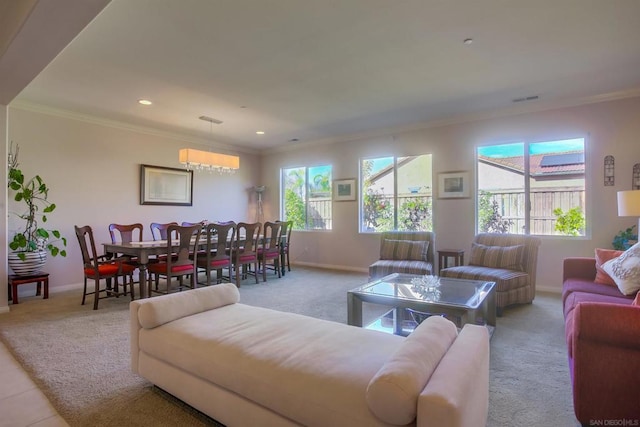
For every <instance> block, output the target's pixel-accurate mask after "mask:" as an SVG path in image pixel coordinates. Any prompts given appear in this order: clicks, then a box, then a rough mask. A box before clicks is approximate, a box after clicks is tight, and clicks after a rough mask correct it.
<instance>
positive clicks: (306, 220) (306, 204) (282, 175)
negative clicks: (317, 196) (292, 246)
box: [280, 164, 334, 232]
mask: <svg viewBox="0 0 640 427" xmlns="http://www.w3.org/2000/svg"><path fill="white" fill-rule="evenodd" d="M314 168H328V170H329V174H328V189H327V193H328V196H327V197H328V200H326V201H325V202H326V203H327V204H328V207H329V212H330V216H329V217H328V218H322V219H323V220H325V221H327V222H328V226H325V227H324V228H317V227H313V226H310V223H311V221H310V217H309V215H310V214H309V211H310V208H309V204H310V199H311V197H310V194H311V178H310V174H309V171H310V169H314ZM295 169H304V184H303V185H304V200H303V202H304V225H305V226H304V228H296V227H295V224H294V226H293V230H296V231H321V232H322V231H331V230H332V229H333V220H334V218H333V206H332V204H333V201H332V194H333V179H332V178H333V165H332V164H322V165H311V166H291V167H281V168H280V217H281V218H282V219H283V220H284V221H288V220H290V219H289V218H288V217H287V216H286V212H287V211H286V207H285V206H286V190H287V186H286V175H285V172H286V171H291V170H295Z"/></svg>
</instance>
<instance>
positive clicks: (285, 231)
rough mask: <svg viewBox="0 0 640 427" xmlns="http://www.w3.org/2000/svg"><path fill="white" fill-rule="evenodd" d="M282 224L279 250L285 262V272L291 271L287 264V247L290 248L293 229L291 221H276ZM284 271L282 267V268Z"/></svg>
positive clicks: (288, 263)
mask: <svg viewBox="0 0 640 427" xmlns="http://www.w3.org/2000/svg"><path fill="white" fill-rule="evenodd" d="M276 222H279V223H281V224H282V232H281V234H282V240H281V242H280V244H281V245H282V247H281V248H280V250H281V251H282V253H283V254H284V257H285V258H286V260H287V270H288V271H291V263H290V262H289V247H290V246H291V230H292V229H293V221H276ZM282 269H283V271H284V265H283V266H282Z"/></svg>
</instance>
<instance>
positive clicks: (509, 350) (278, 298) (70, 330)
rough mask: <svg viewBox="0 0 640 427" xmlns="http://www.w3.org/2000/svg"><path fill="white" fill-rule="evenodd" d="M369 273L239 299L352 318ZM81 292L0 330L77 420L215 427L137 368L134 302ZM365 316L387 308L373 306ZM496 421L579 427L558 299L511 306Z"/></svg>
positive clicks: (330, 275) (27, 302)
mask: <svg viewBox="0 0 640 427" xmlns="http://www.w3.org/2000/svg"><path fill="white" fill-rule="evenodd" d="M364 282H366V275H363V274H358V273H345V272H335V271H327V270H317V269H310V268H300V267H296V268H295V269H294V270H293V271H292V272H291V273H288V274H287V275H286V276H285V277H284V278H282V279H277V278H275V277H274V278H269V280H268V281H267V282H266V283H263V282H260V284H259V285H256V284H255V282H253V280H252V279H249V280H245V281H244V282H243V284H242V287H241V288H240V295H241V302H242V303H245V304H249V305H256V306H262V307H268V308H273V309H277V310H282V311H290V312H295V313H300V314H305V315H309V316H313V317H318V318H322V319H327V320H332V321H336V322H342V323H346V320H347V296H346V291H347V290H349V289H352V288H354V287H356V286H358V285H360V284H362V283H364ZM80 299H81V292H80V291H69V292H63V293H53V294H51V296H50V299H49V300H42V299H40V297H25V298H24V299H23V298H21V299H20V300H21V303H20V304H19V305H16V306H12V307H11V312H10V313H8V314H6V315H2V316H0V335H1V338H2V341H3V342H4V343H5V344H6V345H7V347H8V348H9V350H10V351H11V352H12V353H13V355H14V356H15V357H16V359H17V360H18V361H19V362H20V363H21V364H22V365H23V366H24V367H25V369H26V371H27V372H28V373H29V374H30V375H31V377H32V378H33V379H34V381H35V382H36V384H37V385H38V386H39V387H40V388H41V389H42V390H43V392H44V393H45V395H46V396H47V397H48V398H49V399H50V400H51V402H52V404H53V405H54V406H55V408H56V409H57V410H58V412H59V413H60V415H61V416H62V417H63V418H65V419H66V420H67V422H68V423H69V424H70V425H71V426H112V425H122V426H125V425H126V426H137V425H140V426H149V425H153V426H177V425H181V426H182V425H192V426H204V425H215V423H214V421H213V420H211V419H210V418H208V417H206V416H204V415H202V414H200V413H199V412H197V411H195V410H193V409H191V408H189V407H188V406H187V405H185V404H183V403H182V402H180V401H178V400H177V399H175V398H173V397H171V396H170V395H168V394H166V393H164V392H162V391H160V390H158V389H157V388H154V387H152V386H151V385H150V384H149V383H148V382H146V381H145V380H143V379H141V378H140V377H138V376H136V375H134V374H132V373H131V370H130V361H129V311H128V305H129V304H128V303H129V301H128V299H127V298H122V297H121V298H118V299H114V298H112V299H107V300H102V301H100V309H99V310H98V311H93V310H92V309H91V304H87V305H85V306H81V305H80ZM364 312H365V316H367V317H369V318H371V319H372V318H374V317H375V316H377V315H379V314H380V313H381V309H380V308H379V307H376V306H371V305H367V304H365V307H364ZM487 425H488V426H577V425H578V424H577V422H576V421H575V417H574V415H573V407H572V402H571V387H570V381H569V373H568V368H567V360H566V349H565V344H564V329H563V319H562V309H561V303H560V298H559V296H557V295H550V294H541V295H538V296H537V297H536V300H535V301H534V303H533V304H530V305H523V306H518V307H515V308H511V309H507V310H505V314H504V316H503V317H501V318H498V325H497V328H496V331H495V333H494V335H493V338H492V341H491V372H490V410H489V421H488V423H487Z"/></svg>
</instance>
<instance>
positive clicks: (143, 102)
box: [138, 99, 153, 105]
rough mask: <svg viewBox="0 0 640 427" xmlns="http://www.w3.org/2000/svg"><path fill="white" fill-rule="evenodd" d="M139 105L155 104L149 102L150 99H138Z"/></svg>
mask: <svg viewBox="0 0 640 427" xmlns="http://www.w3.org/2000/svg"><path fill="white" fill-rule="evenodd" d="M138 104H141V105H151V104H153V102H151V101H149V100H148V99H138Z"/></svg>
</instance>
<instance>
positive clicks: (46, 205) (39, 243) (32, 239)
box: [8, 150, 67, 261]
mask: <svg viewBox="0 0 640 427" xmlns="http://www.w3.org/2000/svg"><path fill="white" fill-rule="evenodd" d="M17 166H18V163H17V150H16V154H14V155H10V156H9V176H8V187H9V188H10V189H11V190H13V191H15V196H14V200H15V201H16V202H24V203H25V204H26V205H27V209H26V212H24V213H21V214H16V216H17V217H18V218H20V219H22V220H24V228H23V229H22V231H20V232H18V233H16V234H15V235H14V236H13V240H11V242H10V243H9V247H10V248H11V250H13V251H16V253H17V255H18V257H19V258H20V259H21V260H22V261H24V260H25V259H26V255H25V252H36V251H40V250H46V251H48V252H49V253H51V255H52V256H54V257H55V256H57V255H60V256H63V257H66V256H67V251H66V250H65V249H64V248H65V247H66V246H67V239H66V238H64V237H63V236H62V235H61V234H60V231H58V230H52V229H47V228H45V227H41V226H40V222H42V223H46V222H47V214H50V213H51V212H53V211H54V210H55V209H56V205H55V203H52V202H50V201H49V200H48V196H49V187H47V185H46V184H45V182H44V181H43V180H42V178H41V177H40V175H36V176H34V177H33V178H31V179H29V180H26V179H25V177H24V174H23V173H22V171H21V170H20V169H18V167H17ZM53 238H55V239H53Z"/></svg>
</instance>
